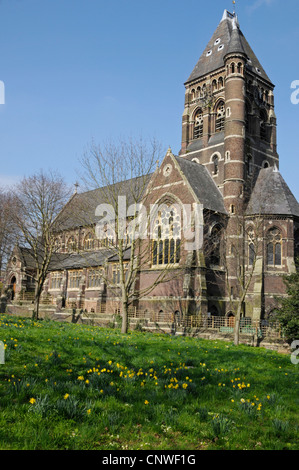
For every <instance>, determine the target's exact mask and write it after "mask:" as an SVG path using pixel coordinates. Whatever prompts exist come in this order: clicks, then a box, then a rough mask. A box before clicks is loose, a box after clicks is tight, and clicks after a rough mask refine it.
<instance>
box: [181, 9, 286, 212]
mask: <svg viewBox="0 0 299 470" xmlns="http://www.w3.org/2000/svg"><path fill="white" fill-rule="evenodd" d="M185 89H186V91H185V108H184V112H183V119H182V145H181V151H180V156H181V157H184V158H187V159H189V160H193V161H197V162H198V163H201V164H203V165H205V166H206V168H207V169H208V170H209V172H210V174H211V175H212V177H213V179H214V181H215V183H216V185H217V186H218V187H219V189H220V190H221V192H222V194H223V197H224V198H225V205H226V208H227V211H228V212H230V211H231V210H234V205H235V204H234V202H236V201H235V199H236V198H237V199H238V200H239V198H240V195H242V197H243V200H244V202H245V203H246V201H247V200H248V199H249V197H250V193H251V190H252V188H253V186H254V184H255V181H256V178H257V176H258V173H259V170H260V169H261V168H266V167H270V166H272V167H274V166H276V167H277V168H278V166H279V161H278V155H277V152H276V116H275V113H274V94H273V91H274V85H273V83H272V82H271V80H270V79H269V77H268V76H267V74H266V72H265V70H264V69H263V67H262V66H261V64H260V62H259V61H258V59H257V57H256V55H255V54H254V52H253V51H252V49H251V47H250V46H249V44H248V42H247V41H246V39H245V37H244V35H243V33H242V31H241V29H240V26H239V22H238V18H237V16H236V15H235V14H232V13H229V12H228V11H227V10H225V11H224V13H223V17H222V19H221V21H220V23H219V25H218V27H217V29H216V31H215V32H214V34H213V36H212V38H211V40H210V41H209V43H208V45H207V47H206V48H205V50H204V52H203V54H202V55H201V57H200V58H199V60H198V62H197V64H196V66H195V68H194V70H193V71H192V73H191V75H190V77H189V78H188V80H187V81H186V83H185Z"/></svg>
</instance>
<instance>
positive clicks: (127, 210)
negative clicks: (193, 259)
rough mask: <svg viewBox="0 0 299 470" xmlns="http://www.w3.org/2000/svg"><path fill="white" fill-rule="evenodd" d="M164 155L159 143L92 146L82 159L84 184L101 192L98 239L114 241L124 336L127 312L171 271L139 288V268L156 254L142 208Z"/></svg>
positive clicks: (169, 267) (120, 143)
mask: <svg viewBox="0 0 299 470" xmlns="http://www.w3.org/2000/svg"><path fill="white" fill-rule="evenodd" d="M160 151H161V150H160V145H158V144H157V142H155V141H152V142H145V141H144V140H143V139H142V138H141V139H137V140H132V139H130V140H128V141H124V140H120V141H118V142H116V141H114V142H109V143H108V144H106V145H104V146H96V145H94V144H92V145H91V147H90V149H89V151H88V152H87V153H86V154H85V155H84V157H83V159H82V167H83V170H84V172H83V175H82V176H81V179H82V181H83V182H84V184H85V185H86V186H87V187H88V188H89V189H91V188H92V189H98V191H97V192H96V193H95V194H96V195H97V197H98V204H99V205H98V207H97V209H96V215H97V216H98V217H99V222H98V224H97V225H96V226H95V234H96V236H97V238H100V239H102V240H103V239H105V237H107V238H108V239H109V240H110V241H111V243H110V244H109V249H110V253H111V256H112V255H113V256H114V258H115V260H116V262H117V263H118V269H119V272H118V280H117V285H118V288H119V289H120V294H121V305H122V311H121V314H122V328H121V331H122V333H126V332H127V328H128V311H129V306H130V305H132V303H133V302H134V300H136V299H137V297H138V298H141V297H142V296H144V295H146V294H147V293H149V292H150V291H151V290H153V289H154V287H155V286H157V285H158V284H159V283H161V282H163V281H165V279H166V277H167V274H168V273H169V272H170V271H171V265H172V263H171V260H169V263H168V264H167V266H165V268H164V269H162V270H159V273H158V275H157V277H156V279H155V280H154V281H153V282H152V283H151V285H149V286H146V287H144V288H143V289H142V288H140V286H138V288H136V283H137V282H138V275H139V272H140V267H141V266H144V265H146V264H147V263H149V261H150V258H151V253H152V251H151V244H150V243H149V239H148V235H149V233H148V227H149V217H150V214H149V213H148V212H145V211H144V205H143V203H144V201H145V200H146V196H147V186H148V182H149V180H150V177H151V175H152V173H153V171H154V170H155V166H156V164H157V160H158V157H159V155H160ZM85 223H86V224H87V221H85ZM103 275H104V274H103ZM113 281H114V280H113V278H112V279H111V276H109V275H108V276H107V277H106V278H105V282H106V283H107V284H110V285H111V283H112V284H113Z"/></svg>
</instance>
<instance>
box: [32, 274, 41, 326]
mask: <svg viewBox="0 0 299 470" xmlns="http://www.w3.org/2000/svg"><path fill="white" fill-rule="evenodd" d="M42 288H43V286H42V285H39V283H37V285H36V287H35V292H34V305H33V312H32V320H39V304H40V296H41V292H42Z"/></svg>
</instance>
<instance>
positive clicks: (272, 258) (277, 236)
mask: <svg viewBox="0 0 299 470" xmlns="http://www.w3.org/2000/svg"><path fill="white" fill-rule="evenodd" d="M281 257H282V238H281V232H280V231H279V230H278V228H275V227H274V228H272V229H271V230H269V232H268V234H267V265H268V266H281Z"/></svg>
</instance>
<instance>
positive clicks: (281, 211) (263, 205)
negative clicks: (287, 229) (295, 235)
mask: <svg viewBox="0 0 299 470" xmlns="http://www.w3.org/2000/svg"><path fill="white" fill-rule="evenodd" d="M253 214H263V215H267V214H268V215H288V216H295V217H299V204H298V202H297V200H296V198H295V196H294V195H293V193H292V192H291V190H290V188H289V187H288V185H287V184H286V182H285V180H284V179H283V177H282V176H281V174H280V172H279V171H278V170H277V168H276V167H269V168H263V169H262V170H260V173H259V176H258V178H257V181H256V184H255V187H254V189H253V192H252V194H251V198H250V201H249V203H248V206H247V209H246V215H253Z"/></svg>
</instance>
